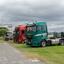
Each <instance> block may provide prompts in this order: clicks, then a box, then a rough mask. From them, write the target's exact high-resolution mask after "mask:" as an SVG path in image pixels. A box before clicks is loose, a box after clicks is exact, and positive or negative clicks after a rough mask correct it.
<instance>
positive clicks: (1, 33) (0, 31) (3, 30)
mask: <svg viewBox="0 0 64 64" xmlns="http://www.w3.org/2000/svg"><path fill="white" fill-rule="evenodd" d="M7 31H8V29H7V28H6V27H0V36H4V35H5V33H6V32H7Z"/></svg>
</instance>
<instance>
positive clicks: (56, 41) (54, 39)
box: [48, 33, 64, 46]
mask: <svg viewBox="0 0 64 64" xmlns="http://www.w3.org/2000/svg"><path fill="white" fill-rule="evenodd" d="M48 42H50V44H51V45H52V44H59V45H62V46H63V45H64V38H63V37H59V38H57V37H54V34H53V33H52V34H49V35H48Z"/></svg>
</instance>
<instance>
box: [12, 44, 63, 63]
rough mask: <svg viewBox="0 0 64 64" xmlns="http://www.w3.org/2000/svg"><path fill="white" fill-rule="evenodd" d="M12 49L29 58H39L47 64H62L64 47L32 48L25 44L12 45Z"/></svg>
mask: <svg viewBox="0 0 64 64" xmlns="http://www.w3.org/2000/svg"><path fill="white" fill-rule="evenodd" d="M13 46H14V47H16V48H17V49H19V50H20V51H21V52H23V53H25V54H26V55H27V56H28V57H30V58H35V57H36V58H39V59H40V60H42V61H45V62H46V63H47V64H64V46H48V47H44V48H41V47H39V48H32V47H29V46H26V45H25V44H13Z"/></svg>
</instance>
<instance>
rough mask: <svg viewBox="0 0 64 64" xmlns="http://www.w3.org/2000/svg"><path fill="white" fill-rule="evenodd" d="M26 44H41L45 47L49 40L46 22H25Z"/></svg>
mask: <svg viewBox="0 0 64 64" xmlns="http://www.w3.org/2000/svg"><path fill="white" fill-rule="evenodd" d="M26 38H27V39H26V41H25V42H26V44H27V45H30V46H42V47H45V46H46V45H47V44H50V42H49V43H48V42H47V39H48V30H47V24H46V22H35V23H33V24H27V28H26Z"/></svg>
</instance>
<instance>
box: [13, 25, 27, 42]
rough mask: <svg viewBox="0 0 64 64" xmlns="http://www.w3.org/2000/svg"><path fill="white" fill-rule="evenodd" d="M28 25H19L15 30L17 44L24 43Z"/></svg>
mask: <svg viewBox="0 0 64 64" xmlns="http://www.w3.org/2000/svg"><path fill="white" fill-rule="evenodd" d="M25 30H26V25H19V26H17V27H16V28H15V30H14V39H13V40H14V42H16V43H24V40H25V39H26V37H25Z"/></svg>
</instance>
